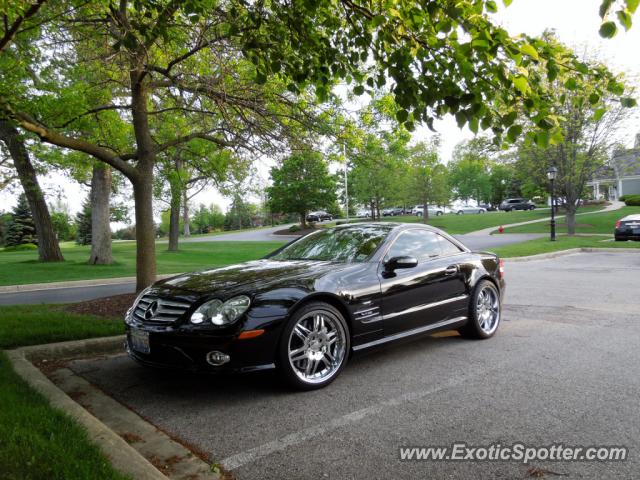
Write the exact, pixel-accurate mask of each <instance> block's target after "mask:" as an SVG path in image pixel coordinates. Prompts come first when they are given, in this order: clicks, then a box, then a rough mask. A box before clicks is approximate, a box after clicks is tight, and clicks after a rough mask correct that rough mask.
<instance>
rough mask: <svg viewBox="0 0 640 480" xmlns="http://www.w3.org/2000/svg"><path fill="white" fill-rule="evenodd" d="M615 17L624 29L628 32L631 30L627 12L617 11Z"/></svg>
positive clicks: (629, 16) (629, 15) (629, 17)
mask: <svg viewBox="0 0 640 480" xmlns="http://www.w3.org/2000/svg"><path fill="white" fill-rule="evenodd" d="M616 15H617V16H618V20H619V21H620V23H621V24H622V26H623V27H624V29H625V30H629V29H630V28H631V14H630V13H629V12H628V11H627V10H618V11H617V12H616Z"/></svg>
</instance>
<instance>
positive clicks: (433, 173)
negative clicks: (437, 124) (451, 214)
mask: <svg viewBox="0 0 640 480" xmlns="http://www.w3.org/2000/svg"><path fill="white" fill-rule="evenodd" d="M438 146H439V143H438V140H437V139H435V140H434V141H432V142H430V143H425V142H420V143H417V144H416V145H415V146H413V148H411V153H410V157H409V164H410V173H411V176H410V178H411V179H412V182H411V183H409V186H410V188H411V189H412V190H413V194H414V195H415V197H416V198H417V199H418V200H419V201H420V203H421V204H422V205H423V213H422V215H423V219H424V221H427V220H428V219H429V209H428V207H429V205H433V204H439V205H444V204H447V203H449V195H450V193H449V188H448V172H447V168H446V167H445V165H443V164H442V163H441V162H440V158H439V155H438Z"/></svg>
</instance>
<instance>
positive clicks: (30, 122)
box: [13, 112, 138, 181]
mask: <svg viewBox="0 0 640 480" xmlns="http://www.w3.org/2000/svg"><path fill="white" fill-rule="evenodd" d="M13 117H14V118H15V120H16V121H17V122H18V125H19V126H20V127H22V128H23V129H24V130H26V131H28V132H31V133H34V134H36V135H37V136H38V137H39V138H40V140H42V141H43V142H46V143H50V144H52V145H57V146H58V147H63V148H69V149H71V150H76V151H79V152H84V153H86V154H88V155H91V156H92V157H95V158H96V159H98V160H100V161H102V162H104V163H106V164H108V165H111V166H112V167H113V168H115V169H116V170H118V171H120V172H122V174H123V175H125V176H126V177H127V178H128V179H129V180H132V181H133V180H136V179H137V177H138V171H137V170H136V168H135V167H134V166H133V165H131V164H129V163H127V162H126V161H125V160H123V159H122V158H120V157H119V156H117V155H114V154H113V153H111V152H110V151H109V150H107V149H106V148H103V147H100V146H98V145H95V144H93V143H90V142H87V141H85V140H81V139H78V138H73V137H68V136H66V135H62V134H60V133H57V132H55V131H52V130H50V129H49V128H48V127H46V126H45V125H42V124H41V123H40V122H38V121H37V120H35V119H34V118H32V117H31V116H30V115H28V114H26V113H22V112H16V113H14V114H13Z"/></svg>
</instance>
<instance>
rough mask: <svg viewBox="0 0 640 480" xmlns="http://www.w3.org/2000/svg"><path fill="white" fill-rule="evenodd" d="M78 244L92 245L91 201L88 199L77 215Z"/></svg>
mask: <svg viewBox="0 0 640 480" xmlns="http://www.w3.org/2000/svg"><path fill="white" fill-rule="evenodd" d="M76 243H77V244H78V245H91V199H90V198H86V199H85V201H84V202H83V203H82V209H81V210H80V211H79V212H78V213H77V215H76Z"/></svg>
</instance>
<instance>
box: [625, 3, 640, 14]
mask: <svg viewBox="0 0 640 480" xmlns="http://www.w3.org/2000/svg"><path fill="white" fill-rule="evenodd" d="M625 3H626V4H627V10H629V13H631V14H632V15H633V14H634V13H636V10H637V9H638V4H640V0H626V1H625Z"/></svg>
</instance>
